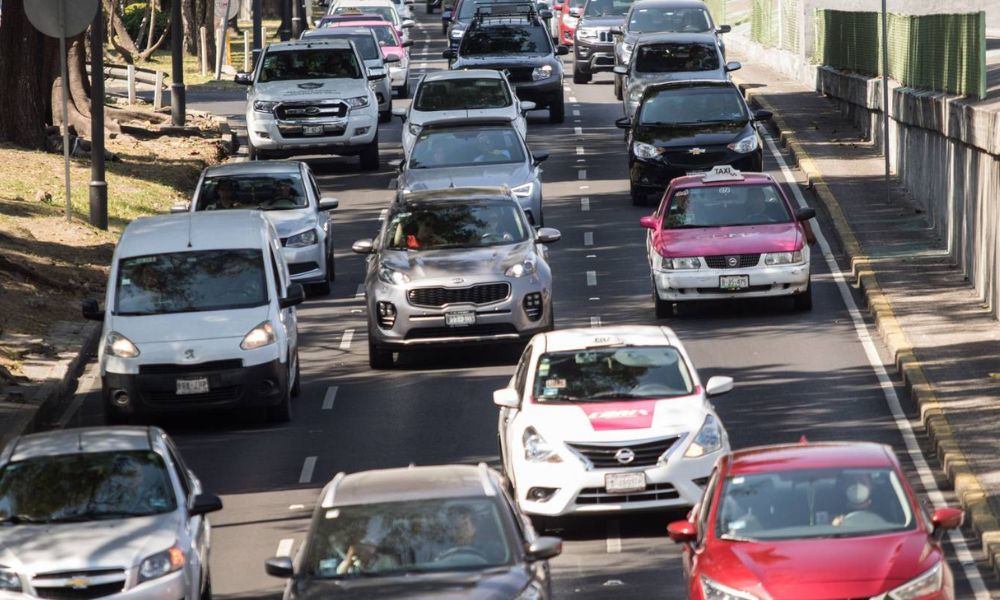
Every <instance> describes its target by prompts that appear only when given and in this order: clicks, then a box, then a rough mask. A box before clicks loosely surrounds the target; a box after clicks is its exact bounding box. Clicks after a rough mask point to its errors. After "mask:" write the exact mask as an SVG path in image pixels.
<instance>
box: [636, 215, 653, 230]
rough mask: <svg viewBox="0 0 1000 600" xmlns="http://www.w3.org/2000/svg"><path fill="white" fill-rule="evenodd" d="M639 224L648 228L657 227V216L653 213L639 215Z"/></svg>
mask: <svg viewBox="0 0 1000 600" xmlns="http://www.w3.org/2000/svg"><path fill="white" fill-rule="evenodd" d="M639 225H640V226H641V227H644V228H646V229H656V217H654V216H652V215H647V216H645V217H639Z"/></svg>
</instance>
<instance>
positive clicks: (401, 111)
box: [392, 108, 406, 123]
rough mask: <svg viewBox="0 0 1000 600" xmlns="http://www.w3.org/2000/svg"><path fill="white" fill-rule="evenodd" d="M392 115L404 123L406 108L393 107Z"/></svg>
mask: <svg viewBox="0 0 1000 600" xmlns="http://www.w3.org/2000/svg"><path fill="white" fill-rule="evenodd" d="M392 116H394V117H399V120H400V121H402V122H404V123H406V109H405V108H394V109H392Z"/></svg>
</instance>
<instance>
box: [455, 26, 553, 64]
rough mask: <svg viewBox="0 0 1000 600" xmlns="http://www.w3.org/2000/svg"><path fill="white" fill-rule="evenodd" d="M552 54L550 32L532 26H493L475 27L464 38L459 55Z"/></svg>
mask: <svg viewBox="0 0 1000 600" xmlns="http://www.w3.org/2000/svg"><path fill="white" fill-rule="evenodd" d="M550 52H552V43H551V42H550V41H549V34H548V30H547V29H546V28H545V27H542V26H532V25H491V26H489V27H474V28H472V29H470V30H469V31H466V32H465V35H464V36H462V46H461V48H459V53H460V54H462V55H464V56H481V55H484V54H548V53H550Z"/></svg>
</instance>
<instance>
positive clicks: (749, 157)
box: [629, 149, 764, 192]
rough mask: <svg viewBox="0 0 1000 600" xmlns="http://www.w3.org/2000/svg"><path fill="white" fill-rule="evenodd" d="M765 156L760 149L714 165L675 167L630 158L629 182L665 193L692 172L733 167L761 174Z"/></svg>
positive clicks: (733, 156) (691, 163)
mask: <svg viewBox="0 0 1000 600" xmlns="http://www.w3.org/2000/svg"><path fill="white" fill-rule="evenodd" d="M763 164H764V154H763V151H762V150H760V149H758V150H757V151H755V152H751V153H749V154H736V153H730V154H729V155H727V156H726V157H725V159H724V160H722V161H719V162H714V163H705V164H698V163H697V162H695V161H693V160H692V161H691V162H690V163H688V164H682V165H674V164H670V163H668V162H667V161H665V160H660V159H657V160H643V159H638V158H635V157H634V156H631V155H630V156H629V180H630V181H631V183H632V186H633V187H637V188H643V189H648V190H649V191H650V192H653V191H663V190H665V189H666V188H667V185H668V184H669V183H670V180H671V179H673V178H674V177H681V176H683V175H686V174H688V173H690V172H691V171H708V170H710V169H711V168H712V167H715V166H721V165H731V166H733V167H734V168H736V169H739V170H740V171H750V172H759V171H761V170H763Z"/></svg>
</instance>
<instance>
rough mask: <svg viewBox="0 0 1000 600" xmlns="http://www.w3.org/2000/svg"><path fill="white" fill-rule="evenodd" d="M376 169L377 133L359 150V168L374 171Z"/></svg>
mask: <svg viewBox="0 0 1000 600" xmlns="http://www.w3.org/2000/svg"><path fill="white" fill-rule="evenodd" d="M377 169H378V133H376V134H375V137H374V138H372V141H371V142H369V143H368V145H367V146H365V148H364V150H362V151H361V170H362V171H375V170H377Z"/></svg>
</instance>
